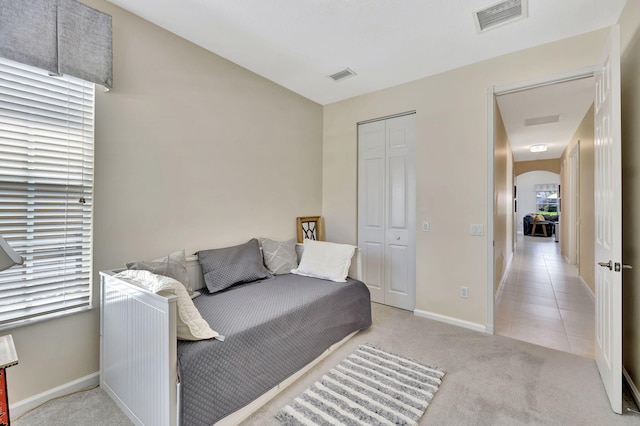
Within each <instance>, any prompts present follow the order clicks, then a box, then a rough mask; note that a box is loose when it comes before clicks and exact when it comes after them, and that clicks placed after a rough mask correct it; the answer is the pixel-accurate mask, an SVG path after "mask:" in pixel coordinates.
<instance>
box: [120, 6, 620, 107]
mask: <svg viewBox="0 0 640 426" xmlns="http://www.w3.org/2000/svg"><path fill="white" fill-rule="evenodd" d="M110 2H111V3H113V4H116V5H118V6H121V7H123V8H124V9H126V10H129V11H130V12H132V13H134V14H136V15H139V16H141V17H143V18H145V19H147V20H148V21H151V22H153V23H155V24H157V25H159V26H161V27H163V28H165V29H167V30H169V31H171V32H173V33H175V34H177V35H179V36H181V37H183V38H185V39H187V40H190V41H192V42H194V43H196V44H198V45H200V46H202V47H204V48H205V49H208V50H210V51H211V52H214V53H216V54H218V55H220V56H222V57H224V58H227V59H229V60H230V61H232V62H235V63H237V64H239V65H241V66H242V67H244V68H247V69H249V70H251V71H253V72H255V73H257V74H259V75H261V76H263V77H265V78H267V79H269V80H272V81H274V82H276V83H278V84H280V85H281V86H284V87H286V88H288V89H290V90H292V91H294V92H296V93H298V94H300V95H302V96H304V97H307V98H309V99H311V100H313V101H315V102H318V103H320V104H322V105H326V104H329V103H332V102H336V101H340V100H343V99H347V98H350V97H353V96H358V95H361V94H364V93H369V92H372V91H375V90H379V89H383V88H386V87H391V86H395V85H398V84H401V83H405V82H408V81H412V80H417V79H419V78H422V77H426V76H429V75H433V74H436V73H439V72H442V71H446V70H450V69H454V68H458V67H460V66H463V65H467V64H471V63H474V62H478V61H481V60H484V59H488V58H491V57H495V56H499V55H503V54H506V53H509V52H513V51H517V50H521V49H525V48H528V47H533V46H537V45H541V44H544V43H549V42H552V41H555V40H559V39H563V38H567V37H571V36H574V35H578V34H582V33H585V32H588V31H592V30H596V29H600V28H604V27H607V26H610V25H613V24H615V23H616V22H617V21H618V18H619V16H620V13H621V11H622V9H623V7H624V5H625V3H626V0H561V1H558V0H529V17H528V18H526V19H523V20H520V21H517V22H514V23H511V24H508V25H504V26H501V27H498V28H495V29H492V30H489V31H486V32H484V33H482V34H479V33H478V32H477V30H476V27H475V24H474V20H473V12H474V11H476V10H478V9H481V8H484V7H486V6H489V5H491V4H493V3H495V2H496V0H397V1H390V0H110ZM347 67H348V68H350V69H352V70H353V71H355V72H356V73H357V75H356V76H354V77H350V78H348V79H345V80H343V81H340V82H334V81H333V80H331V79H330V78H328V77H327V76H328V75H330V74H333V73H335V72H337V71H340V70H343V69H344V68H347ZM496 83H500V82H496Z"/></svg>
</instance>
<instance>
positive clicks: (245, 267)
mask: <svg viewBox="0 0 640 426" xmlns="http://www.w3.org/2000/svg"><path fill="white" fill-rule="evenodd" d="M197 254H198V262H200V266H201V267H202V275H203V276H204V282H205V284H206V285H207V288H208V289H209V292H210V293H215V292H217V291H220V290H224V289H225V288H227V287H231V286H232V285H234V284H240V283H248V282H251V281H257V280H261V279H263V278H269V277H271V274H269V271H267V269H266V268H265V267H264V265H263V264H262V255H261V254H260V245H259V244H258V240H256V239H255V238H254V239H252V240H249V241H247V242H246V243H244V244H241V245H239V246H233V247H226V248H220V249H211V250H202V251H199V252H198V253H197Z"/></svg>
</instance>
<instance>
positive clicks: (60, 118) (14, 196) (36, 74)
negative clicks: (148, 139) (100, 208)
mask: <svg viewBox="0 0 640 426" xmlns="http://www.w3.org/2000/svg"><path fill="white" fill-rule="evenodd" d="M93 134H94V85H93V84H92V83H87V82H84V81H82V80H79V79H76V78H73V77H67V76H65V77H50V76H49V75H47V73H46V72H43V71H40V70H37V69H35V68H31V67H28V66H26V65H22V64H16V63H14V62H11V61H8V60H5V59H2V58H0V206H1V208H0V234H1V235H2V236H3V237H4V238H5V240H6V241H7V242H8V243H9V244H10V245H11V247H13V249H14V250H16V251H17V252H18V253H20V255H21V256H22V257H23V258H24V259H25V262H24V264H23V265H21V266H14V267H13V268H10V269H8V270H5V271H2V272H0V329H2V328H7V327H10V326H11V325H13V324H19V323H24V322H25V321H27V320H28V321H31V320H36V319H39V318H49V317H52V316H56V315H60V314H63V313H65V312H67V311H70V310H73V311H75V310H78V309H79V308H84V307H89V306H90V303H91V280H92V262H91V257H92V248H91V233H92V217H93V167H94V164H93V155H94V147H93Z"/></svg>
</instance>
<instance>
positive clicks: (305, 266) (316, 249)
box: [291, 240, 356, 283]
mask: <svg viewBox="0 0 640 426" xmlns="http://www.w3.org/2000/svg"><path fill="white" fill-rule="evenodd" d="M355 251H356V247H355V246H352V245H349V244H336V243H329V242H326V241H315V240H304V252H302V259H300V265H298V267H297V268H296V269H294V270H292V271H291V273H292V274H298V275H304V276H307V277H314V278H322V279H324V280H330V281H336V282H342V283H343V282H346V278H347V274H348V273H349V267H350V266H351V258H352V257H353V254H354V253H355Z"/></svg>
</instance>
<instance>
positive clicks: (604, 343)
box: [594, 26, 622, 413]
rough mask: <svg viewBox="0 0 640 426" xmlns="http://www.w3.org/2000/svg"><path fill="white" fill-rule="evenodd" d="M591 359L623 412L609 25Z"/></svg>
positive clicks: (598, 152) (598, 104)
mask: <svg viewBox="0 0 640 426" xmlns="http://www.w3.org/2000/svg"><path fill="white" fill-rule="evenodd" d="M595 79H596V85H595V87H596V94H595V151H594V156H595V157H594V159H595V176H594V178H595V182H594V184H595V257H596V258H595V261H596V262H597V266H596V267H595V268H596V274H595V276H596V363H597V365H598V370H599V371H600V376H601V377H602V382H603V383H604V387H605V389H606V391H607V395H608V396H609V401H610V402H611V408H612V409H613V411H615V412H616V413H622V273H621V270H622V267H621V263H622V196H621V157H620V35H619V27H618V26H615V27H613V28H612V29H611V31H610V35H609V41H608V43H607V45H606V46H605V52H604V54H603V57H602V60H601V63H600V64H599V65H598V66H597V68H596V72H595Z"/></svg>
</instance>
